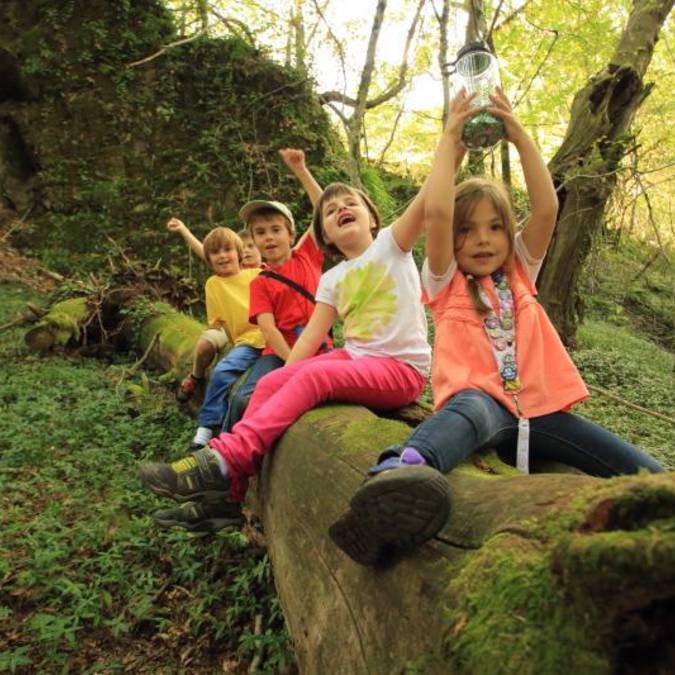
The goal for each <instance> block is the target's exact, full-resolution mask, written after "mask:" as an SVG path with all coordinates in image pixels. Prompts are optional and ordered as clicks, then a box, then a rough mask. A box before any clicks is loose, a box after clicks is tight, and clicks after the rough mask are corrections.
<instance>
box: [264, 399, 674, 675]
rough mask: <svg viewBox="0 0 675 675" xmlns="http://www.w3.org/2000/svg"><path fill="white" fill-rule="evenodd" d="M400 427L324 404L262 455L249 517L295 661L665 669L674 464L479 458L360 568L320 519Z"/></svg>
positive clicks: (508, 669)
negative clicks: (433, 516)
mask: <svg viewBox="0 0 675 675" xmlns="http://www.w3.org/2000/svg"><path fill="white" fill-rule="evenodd" d="M408 433H409V429H408V428H407V427H406V426H405V425H403V424H401V423H400V422H395V421H390V420H384V419H379V418H377V417H375V415H373V414H372V413H370V412H368V411H367V410H365V409H363V408H359V407H354V406H328V407H325V408H321V409H318V410H315V411H312V412H310V413H308V414H306V415H305V416H304V417H302V418H301V419H300V420H299V421H298V422H296V424H295V425H293V427H292V428H291V429H289V430H288V432H287V433H286V434H285V435H284V436H283V438H282V439H281V441H280V442H279V443H278V444H277V447H276V450H275V452H274V453H273V454H272V455H271V456H270V458H269V461H268V463H267V464H266V466H265V467H264V470H263V473H262V477H261V481H260V489H259V494H260V498H261V500H262V509H261V513H262V520H263V523H264V526H265V530H266V532H267V540H268V546H269V551H270V556H271V559H272V564H273V569H274V576H275V580H276V583H277V588H278V591H279V595H280V598H281V603H282V606H283V608H284V613H285V616H286V619H287V621H288V624H289V629H290V633H291V635H292V636H293V637H294V639H295V646H296V651H297V656H298V662H299V664H300V667H301V670H302V671H303V672H307V673H321V672H348V673H402V672H424V673H449V672H452V673H516V672H517V673H547V674H550V673H570V672H576V673H611V672H631V673H633V672H635V673H637V672H644V673H648V672H649V673H654V672H663V673H665V672H675V641H674V640H673V637H675V635H674V631H675V474H672V473H670V474H661V475H644V476H633V477H622V478H616V479H612V480H602V479H597V478H592V477H589V476H582V475H570V474H535V475H530V476H525V475H522V474H518V473H517V472H516V471H515V470H513V469H512V468H511V467H509V466H507V465H504V464H502V463H501V462H500V461H499V460H498V459H496V458H495V457H494V456H491V455H488V456H487V457H485V458H482V459H481V458H479V461H478V464H480V466H481V468H478V467H477V466H476V465H475V464H473V463H467V464H464V465H462V466H461V467H459V468H458V469H457V470H455V471H453V472H452V473H451V474H449V475H448V481H449V483H450V486H451V490H452V511H451V515H450V518H449V520H448V523H447V524H446V526H445V528H444V529H443V530H442V531H441V533H440V534H439V536H438V537H437V538H436V539H435V540H434V541H432V542H431V543H429V544H427V545H425V546H424V547H422V548H421V549H420V550H419V551H417V552H415V553H413V554H409V555H407V556H404V557H402V558H400V559H399V560H396V561H394V560H392V564H391V566H390V567H388V568H386V569H379V570H373V569H368V568H364V567H360V566H358V565H356V564H354V563H353V562H352V561H351V560H349V559H348V558H347V557H346V556H344V555H343V554H342V553H341V552H340V551H339V550H337V549H336V548H335V547H334V546H333V544H332V543H331V541H330V539H329V538H328V536H327V533H326V531H327V528H328V526H329V525H330V524H331V522H332V521H333V520H334V519H335V518H337V517H338V515H339V514H340V513H341V511H342V510H343V509H344V508H345V507H346V506H347V503H348V500H349V498H350V496H351V495H352V494H353V492H354V490H355V489H356V488H357V487H358V485H359V484H360V482H361V480H362V479H363V470H364V469H365V468H366V467H367V466H368V465H369V464H370V463H371V462H372V461H373V460H374V459H375V457H376V456H377V453H378V452H379V450H380V449H381V448H383V447H385V446H386V445H388V444H391V443H393V442H397V441H399V440H401V439H403V438H404V437H405V436H406V435H407V434H408Z"/></svg>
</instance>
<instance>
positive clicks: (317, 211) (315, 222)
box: [312, 183, 382, 257]
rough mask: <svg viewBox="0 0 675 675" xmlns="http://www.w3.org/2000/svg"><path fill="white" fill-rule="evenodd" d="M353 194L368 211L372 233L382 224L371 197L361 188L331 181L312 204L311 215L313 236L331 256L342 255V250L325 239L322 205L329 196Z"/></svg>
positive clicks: (377, 230)
mask: <svg viewBox="0 0 675 675" xmlns="http://www.w3.org/2000/svg"><path fill="white" fill-rule="evenodd" d="M344 194H349V195H355V196H356V197H358V198H359V199H360V200H361V201H362V202H363V203H364V204H365V206H366V208H367V209H368V211H369V212H370V216H371V218H372V221H373V223H375V227H374V228H373V229H372V232H373V235H375V234H377V233H378V232H379V230H380V227H381V226H382V219H381V218H380V214H379V212H378V210H377V207H376V206H375V204H374V203H373V201H372V199H371V198H370V197H369V196H368V195H367V194H366V193H365V192H363V191H362V190H359V189H357V188H354V187H352V186H351V185H347V184H346V183H331V184H330V185H328V186H327V187H326V189H325V190H324V191H323V193H322V194H321V197H320V198H319V201H318V202H317V203H316V204H315V205H314V214H313V216H312V228H313V229H314V237H315V238H316V242H317V244H318V245H319V247H320V248H322V249H323V250H324V251H325V252H326V253H330V254H331V255H333V256H337V257H343V253H342V251H341V250H340V249H339V248H338V247H337V246H335V245H334V244H329V243H328V242H327V241H326V236H325V233H324V231H323V205H324V204H325V203H326V201H327V200H329V199H330V198H331V197H335V196H337V195H344Z"/></svg>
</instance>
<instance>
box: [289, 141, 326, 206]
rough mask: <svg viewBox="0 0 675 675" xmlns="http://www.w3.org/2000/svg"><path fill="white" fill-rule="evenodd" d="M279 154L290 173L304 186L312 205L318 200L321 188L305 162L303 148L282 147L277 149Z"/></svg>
mask: <svg viewBox="0 0 675 675" xmlns="http://www.w3.org/2000/svg"><path fill="white" fill-rule="evenodd" d="M279 155H280V156H281V159H283V160H284V164H285V165H286V166H287V167H288V168H289V169H290V170H291V173H292V174H293V175H294V176H295V177H296V178H297V179H298V180H299V181H300V184H301V185H302V187H304V188H305V192H306V193H307V196H308V197H309V201H310V202H312V206H314V205H315V204H316V203H317V202H318V201H319V197H321V193H322V192H323V189H322V188H321V186H320V185H319V184H318V183H317V182H316V178H314V176H313V175H312V172H311V171H310V170H309V169H308V168H307V165H306V164H305V152H304V150H297V149H296V148H282V149H281V150H279Z"/></svg>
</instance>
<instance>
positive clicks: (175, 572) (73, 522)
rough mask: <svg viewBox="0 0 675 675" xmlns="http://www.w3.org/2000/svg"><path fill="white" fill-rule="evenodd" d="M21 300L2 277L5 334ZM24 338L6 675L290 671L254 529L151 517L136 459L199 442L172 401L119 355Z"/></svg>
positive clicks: (2, 365) (9, 431) (7, 440)
mask: <svg viewBox="0 0 675 675" xmlns="http://www.w3.org/2000/svg"><path fill="white" fill-rule="evenodd" d="M0 269H2V270H3V273H4V272H5V271H6V270H7V269H8V268H5V267H1V268H0ZM27 301H33V302H38V303H39V301H40V295H39V293H38V292H36V290H34V289H33V288H29V287H28V286H26V285H25V284H23V283H18V282H17V281H0V325H3V324H5V323H8V322H10V321H11V320H12V319H13V318H14V317H15V316H17V315H19V314H21V313H22V312H23V310H24V307H25V303H26V302H27ZM24 332H25V328H18V327H10V328H8V329H5V330H3V331H2V332H0V533H1V535H0V672H10V673H35V672H46V673H54V672H77V673H118V672H120V673H121V672H126V673H158V672H161V673H179V672H190V673H214V672H219V673H246V672H249V669H250V667H251V664H252V663H253V662H254V661H255V662H256V663H257V664H258V665H257V666H256V669H255V672H269V673H280V672H288V673H293V672H296V668H295V663H294V656H293V652H292V648H291V647H290V643H289V640H288V636H287V634H286V631H285V627H284V622H283V617H282V614H281V610H280V608H279V604H278V600H277V597H276V594H275V591H274V584H273V580H272V575H271V570H270V564H269V560H268V558H267V555H266V553H265V549H264V547H263V546H262V536H261V534H260V533H259V531H258V530H257V529H256V528H255V527H254V526H252V525H249V526H247V528H245V529H244V530H243V531H238V530H229V531H222V532H220V533H218V534H216V535H208V536H204V535H202V536H200V535H192V534H188V533H186V532H183V531H158V530H157V529H155V528H154V527H153V526H152V522H151V520H150V519H149V517H148V516H149V514H150V513H151V512H152V511H153V510H155V509H157V508H160V507H162V506H164V504H161V503H160V501H159V500H158V499H157V498H156V497H154V496H153V495H152V494H150V493H148V492H147V491H144V490H143V489H142V487H141V483H140V481H139V480H138V478H137V471H138V466H139V463H140V462H142V461H144V460H145V461H147V460H157V459H159V458H164V459H166V458H167V457H171V458H174V457H178V456H181V455H184V454H185V449H186V448H187V446H188V444H189V441H190V438H191V432H192V431H193V423H192V421H191V420H190V419H189V418H187V417H186V416H185V415H184V414H182V413H181V412H180V411H179V410H178V408H177V406H176V403H175V400H174V398H173V394H172V392H170V391H169V390H167V388H166V387H165V386H162V385H161V384H159V383H158V382H157V381H156V380H155V379H154V378H153V376H152V375H150V376H148V375H146V374H144V373H141V374H138V375H137V376H134V377H133V378H132V379H131V380H129V378H128V366H129V365H130V362H128V361H125V359H124V357H123V358H121V359H119V360H117V359H116V357H113V360H112V361H109V362H102V361H97V360H94V359H86V358H82V357H78V356H68V355H53V356H49V357H36V356H31V355H29V354H28V353H27V352H26V350H25V349H24V347H23V333H24ZM130 383H132V384H135V385H136V386H134V387H129V386H128V384H130ZM131 392H133V393H131Z"/></svg>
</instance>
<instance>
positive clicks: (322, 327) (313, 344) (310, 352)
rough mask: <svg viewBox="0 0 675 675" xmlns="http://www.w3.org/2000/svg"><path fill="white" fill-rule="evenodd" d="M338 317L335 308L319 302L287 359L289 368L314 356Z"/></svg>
mask: <svg viewBox="0 0 675 675" xmlns="http://www.w3.org/2000/svg"><path fill="white" fill-rule="evenodd" d="M336 316H337V312H336V311H335V308H334V307H331V306H330V305H327V304H326V303H324V302H317V303H316V307H314V311H313V312H312V316H311V317H310V319H309V322H308V323H307V326H305V329H304V330H303V331H302V334H301V335H300V337H299V338H298V341H297V342H296V343H295V344H294V345H293V349H292V350H291V354H290V356H289V357H288V358H287V359H286V365H287V366H289V365H291V363H296V361H302V360H303V359H306V358H309V357H310V356H314V354H316V352H317V350H318V349H319V347H320V346H321V343H322V342H323V341H324V340H325V339H326V336H327V335H328V331H329V330H330V327H331V326H332V325H333V321H335V317H336Z"/></svg>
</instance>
